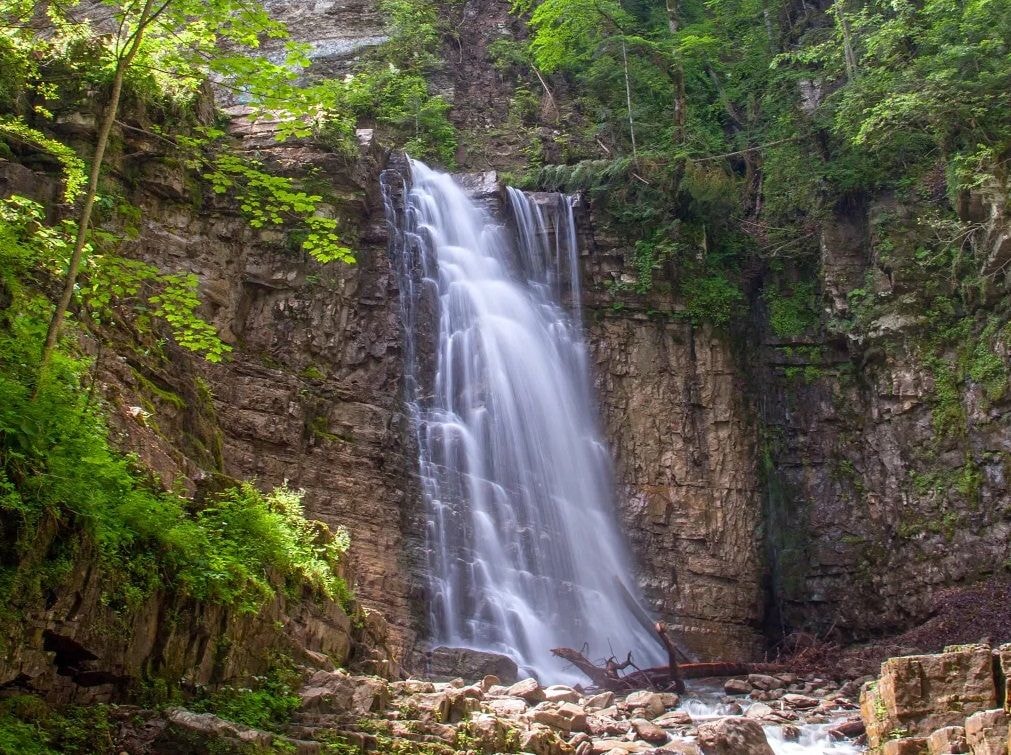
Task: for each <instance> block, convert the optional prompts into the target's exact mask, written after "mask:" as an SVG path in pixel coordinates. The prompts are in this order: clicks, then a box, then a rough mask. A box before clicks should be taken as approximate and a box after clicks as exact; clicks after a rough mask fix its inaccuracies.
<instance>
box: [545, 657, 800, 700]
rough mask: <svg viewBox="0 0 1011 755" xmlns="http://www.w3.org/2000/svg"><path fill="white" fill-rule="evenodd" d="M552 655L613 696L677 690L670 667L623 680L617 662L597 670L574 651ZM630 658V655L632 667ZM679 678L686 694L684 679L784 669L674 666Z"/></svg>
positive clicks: (732, 664)
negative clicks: (622, 693)
mask: <svg viewBox="0 0 1011 755" xmlns="http://www.w3.org/2000/svg"><path fill="white" fill-rule="evenodd" d="M551 652H552V654H553V655H555V656H556V657H558V658H562V659H563V660H566V661H568V662H569V663H571V664H572V665H573V666H575V667H576V668H577V669H579V670H580V671H581V672H583V674H584V675H585V676H586V677H587V678H588V679H589V680H590V681H591V682H592V683H593V686H594V687H598V688H600V689H606V690H610V691H611V692H632V691H634V690H638V689H656V690H661V691H667V690H677V689H678V683H677V680H676V677H675V676H673V675H672V673H671V668H670V666H669V665H668V666H655V667H652V668H644V669H639V670H636V671H633V672H632V673H630V674H626V675H625V676H621V675H620V674H618V672H617V670H613V669H616V668H617V666H616V665H615V664H616V661H615V659H613V658H611V659H609V663H608V664H607V665H605V666H604V667H601V666H598V665H596V664H595V663H593V662H592V661H590V660H589V659H587V658H586V656H584V655H583V654H582V653H580V652H579V651H578V650H573V649H572V648H554V649H553V650H552V651H551ZM630 661H631V655H629V665H631V664H630ZM675 665H676V668H677V674H679V675H680V677H681V686H680V690H681V691H682V692H683V691H684V680H685V679H705V678H708V677H722V676H739V675H745V674H758V673H765V674H767V673H774V672H776V671H782V670H783V668H784V667H783V666H781V665H779V664H775V663H735V662H731V661H712V662H708V663H681V664H675Z"/></svg>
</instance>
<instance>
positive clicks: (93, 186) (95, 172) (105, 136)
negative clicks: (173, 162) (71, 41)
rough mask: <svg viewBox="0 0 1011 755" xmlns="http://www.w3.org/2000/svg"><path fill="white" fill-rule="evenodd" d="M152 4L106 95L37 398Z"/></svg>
mask: <svg viewBox="0 0 1011 755" xmlns="http://www.w3.org/2000/svg"><path fill="white" fill-rule="evenodd" d="M153 8H154V0H145V2H144V7H143V8H142V9H141V12H140V16H139V17H138V19H137V28H136V30H135V31H134V33H133V36H132V38H129V39H128V41H127V45H126V48H125V49H124V50H123V51H122V53H121V55H120V57H119V59H118V60H117V61H116V70H115V72H114V73H113V77H112V92H111V93H110V95H109V104H108V106H107V107H106V110H105V116H104V118H103V119H102V123H101V126H100V127H99V129H98V136H97V138H96V141H95V154H94V155H93V156H92V159H91V172H90V174H89V176H88V189H87V191H86V192H85V195H84V204H83V205H82V207H81V212H80V214H79V215H78V217H77V237H76V240H75V241H74V251H73V253H72V254H71V255H70V265H69V266H68V267H67V276H66V278H65V279H64V281H63V291H62V292H61V293H60V298H59V300H58V301H57V302H56V310H55V311H54V312H53V316H52V319H50V321H49V330H48V331H47V332H46V342H45V345H44V346H43V347H42V359H41V361H40V363H39V374H38V379H37V381H36V384H35V392H34V395H36V396H37V395H38V392H39V389H40V388H41V386H42V381H43V379H44V376H45V371H46V368H47V367H48V365H49V362H50V361H51V360H52V358H53V352H54V351H55V350H56V343H57V341H58V339H59V337H60V330H61V329H62V327H63V319H64V316H65V315H66V312H67V308H68V307H69V306H70V300H71V299H72V298H73V296H74V286H75V285H76V284H77V274H78V272H79V271H80V269H81V259H82V257H83V256H84V247H85V246H86V244H87V239H88V225H89V224H90V223H91V212H92V210H93V209H94V208H95V199H96V198H97V196H98V180H99V178H100V176H101V173H102V162H103V160H104V159H105V150H106V147H108V145H109V134H110V133H112V126H113V124H114V123H115V122H116V114H117V112H118V110H119V98H120V95H121V94H122V93H123V79H124V78H125V77H126V72H127V70H129V68H130V65H131V64H132V63H133V60H134V58H135V57H136V56H137V52H138V50H139V49H140V45H141V42H142V41H143V39H144V32H145V31H146V29H147V26H148V24H149V23H150V22H151V20H152V18H153V17H154V14H153V12H152V11H153Z"/></svg>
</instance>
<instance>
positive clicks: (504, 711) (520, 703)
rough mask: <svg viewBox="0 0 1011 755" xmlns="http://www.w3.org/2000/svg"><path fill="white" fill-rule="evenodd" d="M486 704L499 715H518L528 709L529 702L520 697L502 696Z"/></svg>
mask: <svg viewBox="0 0 1011 755" xmlns="http://www.w3.org/2000/svg"><path fill="white" fill-rule="evenodd" d="M485 705H486V706H487V707H488V708H490V709H491V710H492V712H494V713H495V715H497V716H518V715H520V714H522V713H525V712H526V710H527V702H526V700H523V699H522V698H519V697H500V698H497V699H495V700H488V701H487V702H486V703H485Z"/></svg>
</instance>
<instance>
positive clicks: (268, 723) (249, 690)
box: [190, 667, 301, 731]
mask: <svg viewBox="0 0 1011 755" xmlns="http://www.w3.org/2000/svg"><path fill="white" fill-rule="evenodd" d="M298 681H299V679H298V674H297V673H295V672H294V671H291V670H287V669H285V668H281V667H275V668H274V669H272V670H271V672H270V673H269V674H267V675H266V676H262V677H257V678H255V679H254V680H253V685H252V686H250V687H230V686H225V687H220V688H218V689H216V690H214V691H213V692H210V693H208V694H207V695H205V696H204V697H202V698H200V699H198V700H196V701H195V702H193V703H191V704H190V708H191V709H192V710H194V711H196V712H197V713H213V714H214V715H216V716H219V717H221V718H225V719H228V720H229V721H235V722H236V723H240V724H245V725H246V726H252V727H253V728H255V729H263V730H266V731H281V730H283V728H284V727H285V726H286V725H287V724H289V723H291V718H292V716H293V714H294V713H295V711H296V710H298V707H299V705H300V703H301V700H300V698H299V696H298V695H297V694H295V688H296V686H297V685H298Z"/></svg>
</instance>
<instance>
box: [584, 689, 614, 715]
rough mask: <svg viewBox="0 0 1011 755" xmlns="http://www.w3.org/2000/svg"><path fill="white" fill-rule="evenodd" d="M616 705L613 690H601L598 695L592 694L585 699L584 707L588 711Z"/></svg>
mask: <svg viewBox="0 0 1011 755" xmlns="http://www.w3.org/2000/svg"><path fill="white" fill-rule="evenodd" d="M612 705H614V693H613V692H601V693H600V694H598V695H591V696H590V697H588V698H586V699H585V700H583V708H585V709H586V710H588V711H595V710H603V709H604V708H610V707H611V706H612Z"/></svg>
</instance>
